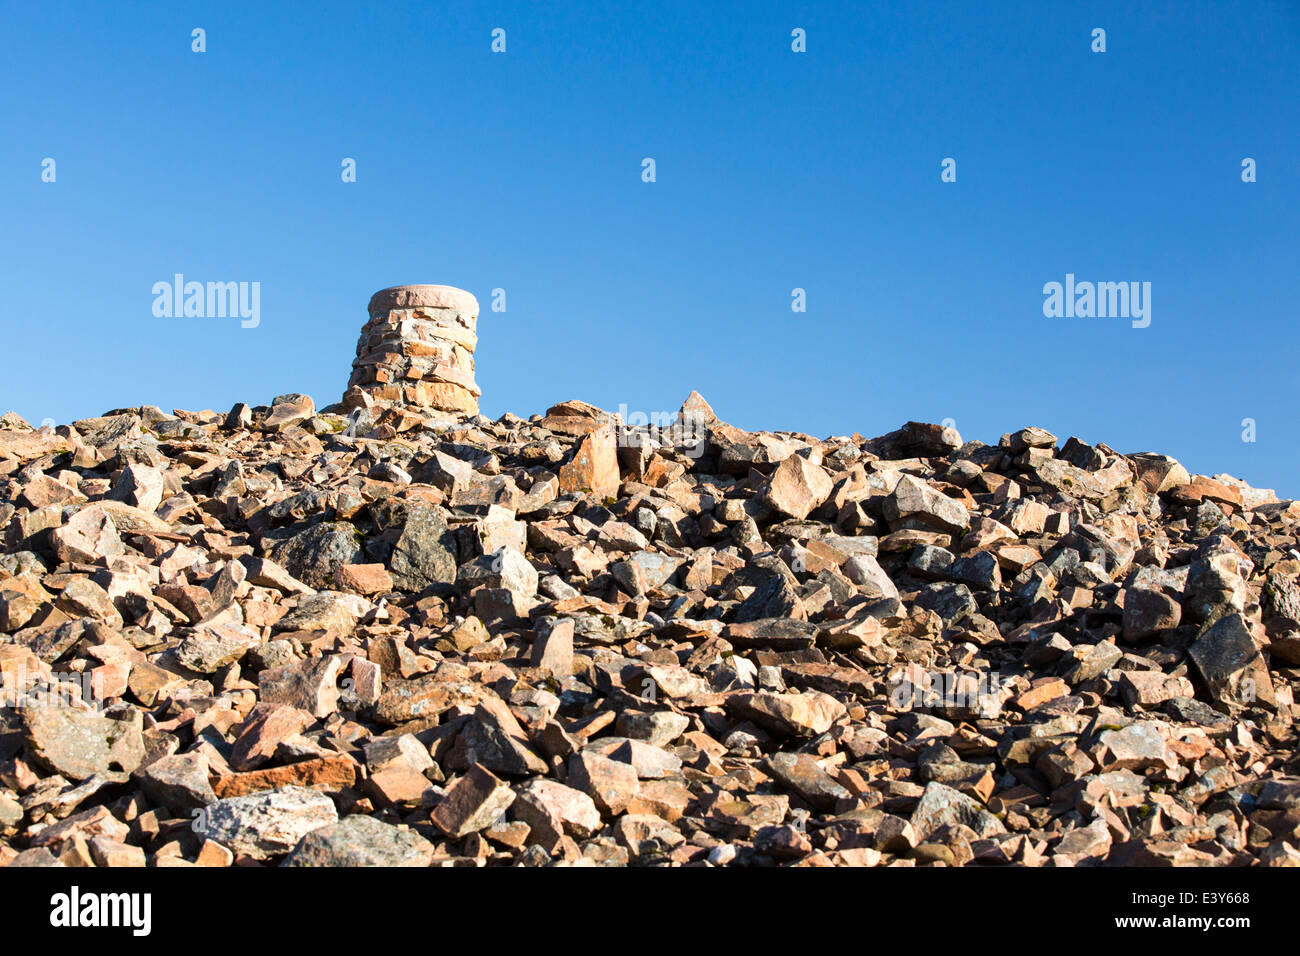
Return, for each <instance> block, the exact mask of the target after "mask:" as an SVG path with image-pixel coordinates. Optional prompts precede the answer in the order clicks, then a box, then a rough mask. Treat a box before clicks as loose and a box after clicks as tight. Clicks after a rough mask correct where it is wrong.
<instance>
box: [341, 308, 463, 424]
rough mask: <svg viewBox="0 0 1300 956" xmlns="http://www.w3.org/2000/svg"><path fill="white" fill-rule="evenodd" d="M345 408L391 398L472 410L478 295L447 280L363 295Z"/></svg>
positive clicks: (451, 409)
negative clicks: (366, 303)
mask: <svg viewBox="0 0 1300 956" xmlns="http://www.w3.org/2000/svg"><path fill="white" fill-rule="evenodd" d="M369 312H370V321H368V322H367V323H366V325H365V327H364V328H363V329H362V330H361V337H360V339H358V341H357V357H356V359H355V360H354V361H353V362H352V377H351V378H350V379H349V380H348V391H347V394H346V395H345V396H344V399H343V403H344V405H345V406H346V407H349V408H356V407H360V406H373V405H381V406H392V405H399V406H404V407H407V408H413V409H428V410H430V411H437V412H456V413H459V414H464V415H474V414H477V413H478V397H479V395H480V394H481V392H480V390H479V387H478V385H476V384H475V382H474V346H475V345H476V344H477V342H478V337H477V336H476V335H475V332H474V329H475V326H476V324H477V322H478V300H477V299H475V298H474V296H472V295H470V294H469V293H468V292H466V291H464V290H463V289H456V288H453V287H451V286H449V285H399V286H393V287H392V288H390V289H383V290H381V291H379V292H376V293H375V294H374V295H373V296H371V297H370V309H369Z"/></svg>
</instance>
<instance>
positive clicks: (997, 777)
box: [0, 286, 1300, 867]
mask: <svg viewBox="0 0 1300 956" xmlns="http://www.w3.org/2000/svg"><path fill="white" fill-rule="evenodd" d="M403 288H410V287H403ZM416 288H418V289H421V290H424V291H423V292H421V293H418V294H406V293H403V292H402V291H401V290H400V289H399V290H396V291H395V290H385V293H383V294H381V295H380V296H377V302H372V309H371V317H370V323H369V324H368V325H367V327H366V330H365V332H364V333H363V337H362V342H361V344H360V345H359V347H358V356H359V359H358V363H357V364H356V366H355V367H354V374H353V380H352V382H351V383H350V387H349V390H348V393H347V396H346V397H345V400H344V401H343V402H340V403H337V404H335V405H331V406H327V407H324V408H319V409H318V408H317V407H316V406H315V404H314V402H313V401H312V400H311V399H310V398H309V397H307V396H305V395H301V394H289V395H282V396H280V397H279V398H276V399H275V400H274V401H272V402H271V403H270V404H268V405H252V406H250V405H237V406H236V407H234V408H233V409H231V410H229V411H228V412H223V413H214V412H211V411H203V412H190V411H181V410H177V411H174V412H173V413H171V414H168V413H165V412H163V411H162V410H160V409H158V408H156V407H151V406H145V407H141V408H131V409H119V410H116V411H112V412H109V413H107V414H105V415H103V416H101V417H99V418H93V419H87V420H84V421H77V422H73V423H72V424H71V425H64V426H60V427H56V428H49V427H45V428H41V429H34V428H32V427H31V426H30V425H29V424H28V423H26V422H25V421H23V420H22V419H20V418H19V417H18V416H16V415H13V414H9V415H6V416H4V417H3V419H0V528H3V529H4V549H3V550H4V553H3V556H2V557H0V636H2V637H3V642H0V671H2V673H3V676H4V696H3V699H0V704H3V707H0V864H5V865H12V866H53V865H65V866H146V865H148V866H217V867H220V866H230V865H262V866H265V865H287V866H356V865H381V866H483V865H490V866H501V865H504V866H543V865H599V866H618V865H658V866H662V865H681V866H727V865H731V866H770V865H798V866H835V865H853V866H964V865H977V866H1097V865H1112V866H1114V865H1120V866H1186V865H1198V866H1289V865H1296V864H1297V863H1300V768H1298V767H1297V764H1296V757H1295V743H1296V739H1295V724H1294V718H1295V716H1296V707H1295V704H1294V696H1293V695H1294V691H1293V688H1294V687H1295V685H1296V683H1297V681H1300V588H1297V583H1296V581H1297V575H1298V574H1300V550H1297V548H1298V547H1300V542H1298V541H1297V534H1298V533H1300V524H1298V522H1300V503H1297V502H1293V501H1279V500H1278V499H1277V498H1276V496H1275V495H1274V494H1273V493H1271V492H1269V491H1264V490H1259V489H1255V488H1252V487H1250V486H1249V485H1247V484H1245V483H1244V482H1242V481H1239V480H1236V479H1234V478H1231V477H1229V476H1226V475H1216V476H1213V477H1207V476H1202V475H1191V474H1189V473H1188V472H1187V470H1186V469H1185V468H1183V467H1182V466H1181V465H1180V464H1179V463H1178V462H1177V461H1175V460H1174V459H1172V458H1170V457H1167V456H1164V455H1158V454H1150V453H1141V454H1121V453H1119V452H1117V451H1115V450H1114V449H1112V448H1110V447H1108V446H1106V445H1104V444H1096V445H1093V444H1088V443H1086V442H1084V441H1081V440H1079V439H1078V438H1069V439H1068V440H1066V441H1064V442H1062V441H1060V440H1058V438H1057V436H1055V435H1053V434H1051V433H1049V432H1047V431H1045V430H1043V429H1042V428H1036V427H1026V428H1021V429H1019V430H1017V431H1013V432H1009V433H1008V434H1006V435H1004V436H1002V438H1001V440H1000V441H999V442H998V443H997V444H996V445H987V444H983V443H981V442H977V441H963V440H962V438H961V437H960V435H958V433H957V432H956V431H955V430H954V429H952V428H946V427H942V426H940V425H932V424H922V423H916V422H909V423H907V424H905V425H903V426H902V427H901V428H899V429H898V430H896V431H893V432H890V433H889V434H886V435H883V436H880V437H877V438H871V439H867V438H863V437H862V436H860V435H852V436H835V437H830V438H826V439H822V440H819V439H816V438H813V437H811V436H809V435H803V434H793V433H784V432H750V431H745V430H742V429H740V428H737V427H734V426H732V425H729V424H726V423H725V422H724V421H722V420H721V419H719V418H718V417H717V416H716V415H715V413H714V411H713V409H712V408H710V407H709V404H708V403H707V402H706V401H705V400H704V399H703V398H702V397H701V396H699V395H698V394H694V393H693V394H692V395H691V396H690V397H689V398H688V399H687V400H686V402H684V403H683V405H682V408H681V410H680V411H679V412H678V413H677V415H676V416H675V418H674V420H673V421H672V422H671V423H667V424H657V425H651V424H636V423H630V422H627V421H623V420H622V419H621V418H619V417H618V416H616V415H613V414H610V413H608V412H606V411H604V410H602V409H600V408H597V407H595V406H593V405H590V404H587V403H585V402H581V401H565V402H562V403H560V404H558V405H555V406H554V407H552V408H551V409H549V411H548V412H547V413H546V414H545V415H534V416H532V417H531V418H529V419H524V418H520V417H517V416H515V415H510V414H507V415H503V416H502V417H500V418H499V419H497V420H495V421H492V420H489V419H487V418H485V417H483V416H481V415H479V414H477V412H476V411H469V410H466V409H469V408H471V407H472V408H474V409H476V407H477V386H475V385H474V383H473V379H472V377H471V376H470V375H469V371H470V370H471V369H472V364H471V363H470V359H469V353H470V351H471V349H472V335H473V329H472V326H473V322H472V320H471V319H470V316H476V315H477V304H476V303H472V297H468V300H467V299H466V298H462V297H458V296H456V295H455V294H454V293H455V292H456V291H457V290H452V291H451V292H445V291H437V290H445V289H446V287H434V286H425V287H416ZM462 295H464V294H462ZM404 329H405V331H404ZM439 330H451V331H450V332H449V333H448V332H445V331H439ZM408 334H409V335H410V336H414V337H415V338H416V339H418V341H419V342H420V343H423V344H421V345H419V346H418V347H416V348H411V347H409V346H408V345H406V344H404V343H406V342H408V338H407V337H406V336H407V335H408ZM458 350H459V351H458ZM416 359H419V360H420V361H418V362H417V361H415V360H416ZM424 359H428V361H424ZM395 383H396V384H395ZM401 383H416V385H419V383H425V385H427V387H425V386H423V385H422V386H420V387H419V388H415V390H414V391H410V390H409V389H410V388H413V387H414V386H411V385H409V384H401Z"/></svg>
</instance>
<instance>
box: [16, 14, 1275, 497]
mask: <svg viewBox="0 0 1300 956" xmlns="http://www.w3.org/2000/svg"><path fill="white" fill-rule="evenodd" d="M195 27H202V28H203V29H205V30H206V34H207V52H205V53H202V54H197V53H193V52H191V48H190V47H191V30H192V29H193V28H195ZM496 27H501V28H504V29H505V30H506V31H507V33H506V36H507V52H506V53H505V54H494V53H492V52H491V50H490V43H491V31H492V30H493V28H496ZM796 27H801V28H803V29H804V30H806V31H807V52H806V53H803V54H796V53H794V52H792V51H791V49H790V43H791V36H790V34H791V30H792V29H794V28H796ZM1095 27H1102V28H1104V29H1105V30H1106V46H1107V51H1106V52H1105V53H1104V54H1094V53H1093V52H1092V51H1091V49H1090V47H1091V43H1092V40H1091V31H1092V30H1093V28H1095ZM0 28H2V29H3V35H4V37H5V40H6V43H5V54H6V55H5V57H4V58H3V60H2V61H0V104H2V105H3V110H2V111H0V118H2V121H3V125H4V135H3V137H0V182H2V183H3V186H2V187H0V280H2V281H3V288H4V298H3V312H2V313H0V314H3V317H4V318H3V322H4V333H3V338H2V341H3V347H2V351H3V354H4V357H5V358H4V362H3V366H2V368H3V371H2V372H0V406H4V408H13V409H14V410H16V411H18V412H19V413H20V414H22V415H23V416H25V417H26V418H28V419H29V420H32V421H40V420H41V419H43V418H47V417H48V418H54V419H56V420H57V421H60V422H63V421H68V420H70V419H73V418H78V417H84V416H88V415H93V414H98V413H100V412H103V411H105V410H107V409H110V408H114V407H120V406H126V405H139V404H157V405H161V406H163V407H164V408H167V409H171V408H192V409H198V408H213V409H218V410H224V409H226V408H228V407H229V406H230V405H231V404H233V403H234V402H236V401H248V402H250V403H261V402H267V401H269V400H270V398H271V397H272V396H274V395H277V394H280V393H283V392H289V391H303V392H307V393H309V394H311V395H312V396H313V397H314V398H315V399H316V400H317V403H318V404H321V405H324V404H326V403H328V402H332V401H335V400H337V399H338V398H339V396H340V395H341V393H342V391H343V388H344V386H345V384H346V381H347V378H348V373H349V367H350V363H351V360H352V356H353V350H354V347H355V343H356V336H357V332H358V330H359V328H360V326H361V325H362V323H363V322H364V321H365V306H366V302H367V300H368V298H369V297H370V295H371V293H373V292H375V291H376V290H378V289H380V288H382V287H385V286H388V285H394V284H401V283H417V282H433V283H446V284H450V285H456V286H460V287H462V288H465V289H468V290H470V291H471V292H473V293H474V294H475V295H477V296H478V298H479V301H480V304H481V306H482V308H483V312H482V315H481V317H480V320H479V336H480V339H479V342H480V344H479V350H478V356H477V357H478V381H479V384H480V385H481V386H482V388H483V392H484V396H483V402H482V404H483V410H484V412H485V413H486V414H488V415H491V416H496V415H498V414H500V413H501V412H504V411H507V410H508V411H512V412H515V413H518V414H521V415H528V414H531V413H533V412H538V411H544V410H545V409H546V407H547V406H549V405H551V404H553V403H555V402H558V401H560V400H564V399H569V398H581V399H584V400H587V401H590V402H593V403H595V404H597V405H600V406H602V407H605V408H609V409H616V408H617V407H618V406H619V405H620V404H624V405H626V406H627V407H628V408H629V409H630V410H641V411H645V412H647V413H649V412H655V411H659V410H665V409H675V408H676V407H677V406H678V405H679V404H680V402H681V400H682V398H684V397H685V395H686V394H687V393H688V392H689V391H690V390H691V389H692V388H695V389H698V390H700V391H701V392H702V393H703V394H704V395H705V396H706V397H707V398H708V399H709V400H710V402H712V403H713V405H714V407H715V408H716V409H717V411H718V412H719V414H720V415H721V416H722V417H723V418H725V419H727V420H729V421H732V422H733V423H735V424H737V425H740V426H742V427H747V428H755V429H757V428H768V429H793V430H800V431H805V432H809V433H813V434H816V435H819V436H825V435H829V434H847V433H851V432H853V431H855V430H856V431H859V432H861V433H862V434H864V435H876V434H881V433H884V432H886V431H889V430H891V429H893V428H895V427H897V426H898V425H899V424H901V423H902V422H904V421H906V420H908V419H920V420H927V421H939V420H941V419H944V418H952V419H954V420H955V422H956V424H957V427H958V428H959V429H960V431H961V432H962V434H963V436H964V437H966V438H979V439H982V440H984V441H990V442H995V441H997V439H998V436H999V435H1001V434H1002V433H1003V432H1005V431H1010V430H1013V429H1016V428H1019V427H1021V426H1024V425H1026V424H1037V425H1041V426H1044V427H1046V428H1049V429H1051V430H1052V431H1053V432H1055V433H1057V434H1058V435H1059V436H1060V437H1061V439H1062V440H1064V438H1065V437H1066V436H1068V435H1071V434H1076V435H1078V436H1080V437H1081V438H1083V439H1085V440H1089V441H1104V442H1106V443H1108V444H1110V445H1111V446H1113V447H1115V448H1117V449H1119V450H1121V451H1130V452H1133V451H1147V450H1150V451H1160V452H1165V453H1168V454H1172V455H1174V456H1176V457H1177V458H1179V459H1180V460H1182V461H1183V462H1184V463H1185V464H1186V465H1187V466H1188V467H1189V468H1190V469H1191V470H1192V471H1194V472H1201V473H1206V474H1212V473H1216V472H1220V471H1226V472H1229V473H1231V474H1234V475H1236V476H1238V477H1241V478H1245V479H1246V480H1248V481H1251V482H1252V483H1253V484H1256V485H1260V486H1264V487H1276V488H1277V489H1278V491H1279V493H1281V494H1283V495H1284V496H1286V495H1295V496H1300V480H1297V465H1300V418H1298V417H1297V415H1296V405H1297V397H1296V382H1297V376H1296V365H1297V358H1298V357H1300V350H1297V347H1296V320H1297V318H1298V316H1297V308H1296V302H1297V295H1296V283H1297V281H1300V238H1298V237H1300V226H1298V224H1300V202H1298V201H1297V200H1298V199H1300V124H1298V123H1297V119H1298V118H1300V115H1298V114H1300V110H1298V108H1297V86H1298V85H1300V3H1297V2H1246V0H1237V2H1225V3H1208V2H1200V3H1198V2H1182V0H1179V2H1168V3H1141V4H1131V3H1118V2H1115V3H1106V2H1098V3H1082V2H1078V3H1076V2H1050V3H1047V2H1042V0H1033V2H1007V3H997V4H983V3H971V2H969V0H961V2H952V3H921V2H917V3H889V2H871V3H862V4H848V3H844V4H810V3H769V2H755V0H747V2H743V3H739V2H738V3H722V2H720V3H709V4H700V3H685V2H681V3H678V2H656V3H652V4H636V5H633V4H598V3H557V4H545V5H542V4H525V3H511V2H498V3H482V4H479V3H453V4H416V3H412V4H387V5H384V4H366V3H359V2H348V3H320V4H300V5H292V6H290V5H288V4H280V3H273V4H253V3H239V4H230V3H201V4H132V3H114V4H111V5H110V4H96V5H91V4H62V3H53V2H47V3H41V4H22V5H19V4H16V3H9V4H6V5H5V6H4V8H3V11H2V12H0ZM46 157H51V158H53V159H55V161H56V163H57V166H56V172H57V180H56V182H54V183H42V182H41V163H42V160H43V159H44V158H46ZM345 157H352V158H355V160H356V161H357V177H358V181H357V182H356V183H347V184H345V183H343V182H342V181H341V178H340V171H341V166H340V164H341V162H342V160H343V158H345ZM644 157H653V158H654V159H655V160H656V164H657V182H655V183H649V184H648V183H644V182H642V180H641V161H642V159H643V158H644ZM945 157H953V158H955V159H956V160H957V182H956V183H952V184H949V183H942V182H941V181H940V171H941V170H940V163H941V161H942V160H943V159H944V158H945ZM1244 157H1252V158H1254V159H1255V160H1256V162H1257V168H1258V173H1257V176H1258V181H1257V182H1255V183H1253V184H1246V183H1243V182H1242V181H1241V161H1242V159H1243V158H1244ZM177 272H180V273H184V274H185V276H186V277H187V278H188V279H195V280H199V281H256V282H260V283H261V325H260V326H259V327H258V328H256V329H243V328H241V327H240V324H239V322H238V320H232V319H183V318H182V319H176V318H171V319H168V318H155V317H154V315H153V312H152V304H153V295H152V293H151V288H152V286H153V284H154V283H155V282H159V281H170V279H171V277H172V275H173V274H174V273H177ZM1066 273H1074V274H1075V275H1076V276H1077V277H1078V278H1079V279H1080V280H1085V279H1087V280H1093V281H1132V280H1136V281H1149V282H1151V283H1152V322H1151V325H1150V327H1149V328H1146V329H1133V328H1131V326H1130V323H1129V322H1128V321H1126V320H1123V319H1097V318H1093V319H1063V318H1045V317H1044V315H1043V311H1042V306H1043V298H1044V297H1043V293H1042V287H1043V284H1044V283H1046V282H1050V281H1063V280H1064V278H1065V275H1066ZM498 287H499V288H504V289H505V290H506V297H507V311H506V312H505V313H493V312H491V311H490V310H489V309H488V305H489V302H490V299H491V290H492V289H493V288H498ZM796 287H799V288H803V289H805V290H806V294H807V312H806V313H803V314H798V313H794V312H792V311H791V308H790V302H791V290H792V289H794V288H796ZM1243 418H1253V419H1255V421H1256V426H1257V441H1255V442H1254V443H1246V442H1243V441H1242V425H1241V421H1242V419H1243Z"/></svg>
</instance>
